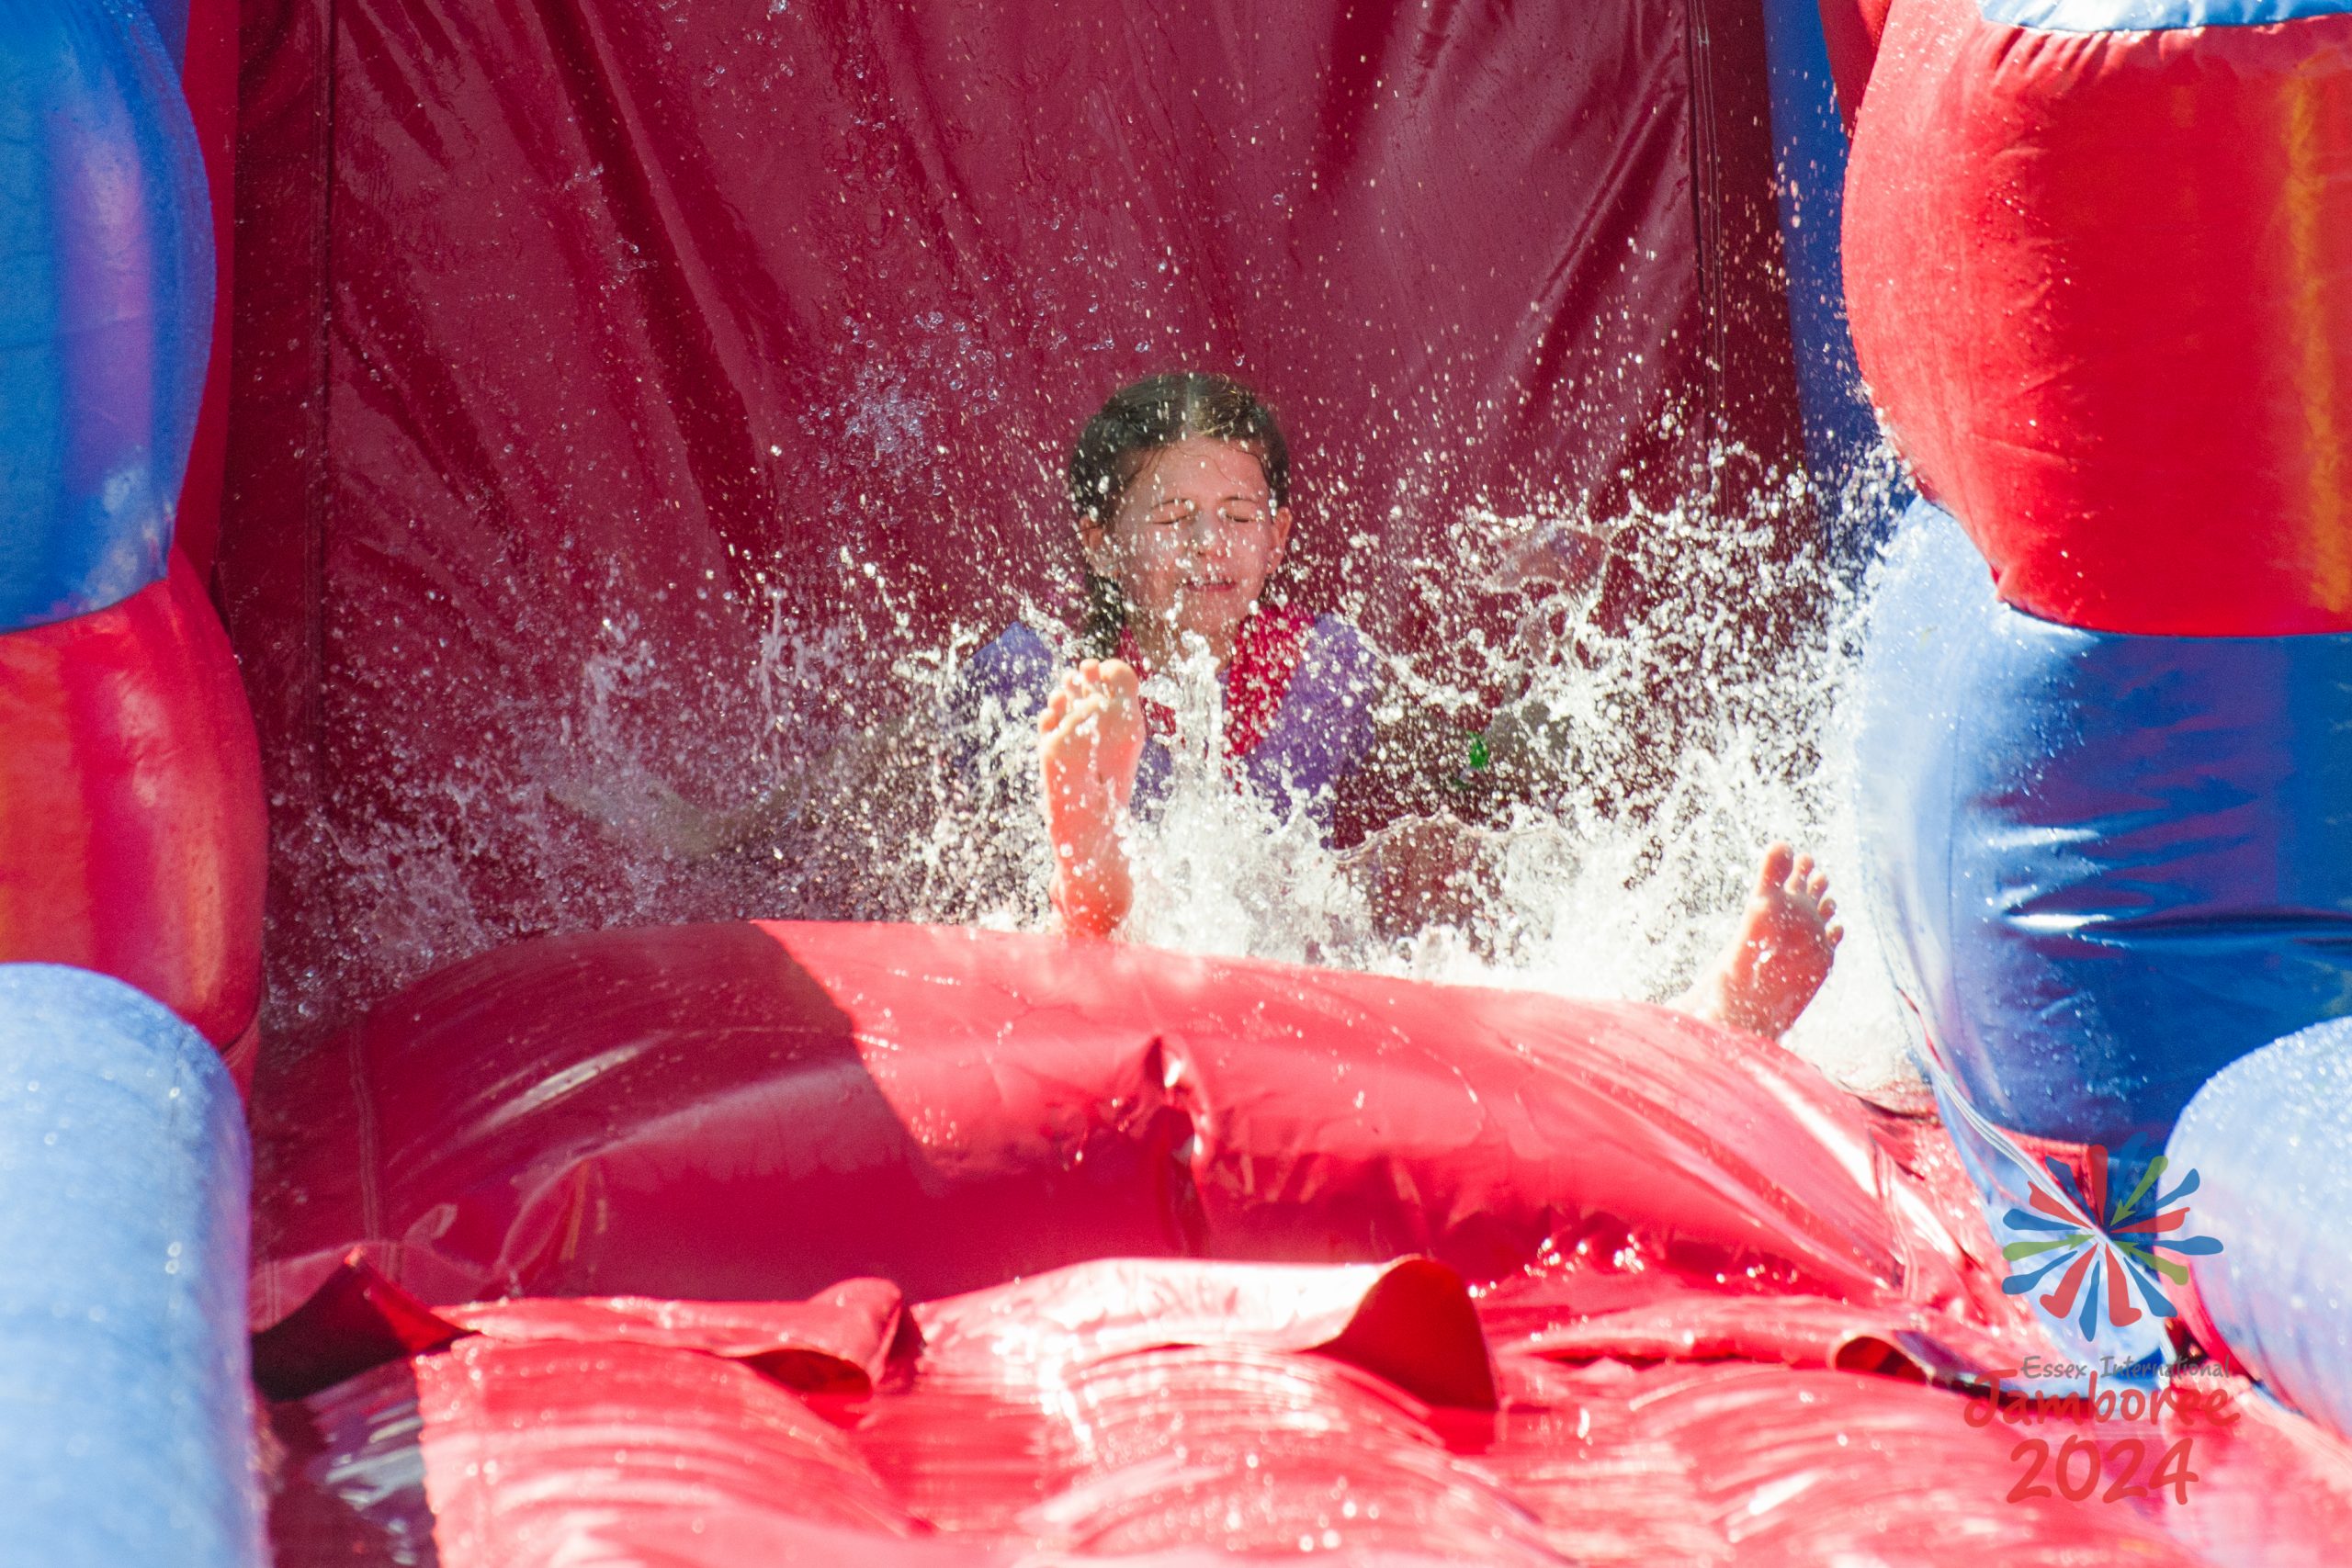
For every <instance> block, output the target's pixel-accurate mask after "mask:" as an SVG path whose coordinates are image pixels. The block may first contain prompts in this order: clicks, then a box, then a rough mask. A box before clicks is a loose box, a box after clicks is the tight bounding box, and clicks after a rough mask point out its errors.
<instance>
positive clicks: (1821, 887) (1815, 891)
mask: <svg viewBox="0 0 2352 1568" xmlns="http://www.w3.org/2000/svg"><path fill="white" fill-rule="evenodd" d="M1804 890H1805V891H1806V892H1807V893H1810V894H1812V895H1813V896H1814V897H1815V898H1819V897H1822V896H1823V895H1824V894H1826V893H1827V892H1828V891H1829V874H1828V873H1827V872H1826V871H1816V872H1815V873H1814V874H1812V875H1811V876H1810V877H1808V878H1806V879H1805V885H1804Z"/></svg>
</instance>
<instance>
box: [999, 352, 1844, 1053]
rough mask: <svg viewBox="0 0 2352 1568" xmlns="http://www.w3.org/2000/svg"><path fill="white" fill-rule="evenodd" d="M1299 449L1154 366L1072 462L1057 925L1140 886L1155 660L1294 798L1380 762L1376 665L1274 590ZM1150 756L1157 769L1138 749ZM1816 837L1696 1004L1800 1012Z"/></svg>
mask: <svg viewBox="0 0 2352 1568" xmlns="http://www.w3.org/2000/svg"><path fill="white" fill-rule="evenodd" d="M1288 490H1289V454H1288V450H1287V447H1286V446H1285V444H1284V443H1283V436H1282V432H1281V429H1280V427H1279V426H1278V425H1277V424H1276V423H1275V420H1274V417H1273V413H1272V410H1270V409H1268V408H1267V407H1266V406H1265V405H1264V404H1263V403H1262V402H1261V401H1260V400H1258V399H1257V398H1256V397H1255V396H1254V395H1252V394H1251V393H1250V391H1249V389H1246V388H1244V387H1242V386H1240V385H1239V384H1238V383H1237V382H1234V381H1232V380H1229V379H1227V378H1223V377H1216V376H1204V375H1198V374H1182V375H1170V376H1159V377H1154V378H1150V379H1148V380H1145V381H1141V382H1137V383H1136V384H1135V385H1134V386H1131V387H1128V388H1125V389H1123V390H1121V391H1119V392H1118V393H1116V394H1114V396H1113V397H1112V398H1111V399H1110V400H1109V401H1108V402H1106V403H1105V404H1104V405H1103V409H1102V411H1101V412H1098V413H1097V414H1096V415H1095V416H1094V418H1093V419H1091V421H1089V422H1088V423H1087V426H1086V429H1085V431H1084V432H1083V433H1082V434H1080V437H1079V441H1078V446H1077V448H1076V450H1075V451H1074V452H1073V453H1072V455H1071V457H1070V464H1069V491H1070V498H1071V500H1072V502H1073V503H1074V504H1075V505H1076V507H1077V509H1078V512H1079V515H1080V524H1079V527H1080V536H1081V540H1082V543H1083V546H1084V549H1085V553H1086V559H1087V567H1088V577H1089V581H1088V603H1089V624H1088V626H1087V627H1086V628H1085V631H1084V633H1083V635H1082V638H1081V643H1082V646H1083V647H1084V648H1085V649H1087V651H1088V652H1089V653H1090V654H1091V657H1087V658H1084V659H1082V660H1080V662H1079V663H1078V665H1077V666H1076V668H1074V669H1071V670H1069V671H1067V672H1066V673H1064V674H1063V675H1062V677H1061V679H1060V681H1059V682H1058V683H1057V684H1056V685H1055V686H1054V687H1053V689H1052V691H1051V694H1050V695H1049V696H1048V697H1047V699H1046V704H1045V707H1044V711H1043V713H1042V714H1041V715H1040V716H1039V717H1038V720H1037V728H1038V731H1039V735H1040V742H1039V768H1040V774H1041V781H1042V784H1043V794H1044V800H1045V809H1046V823H1047V828H1048V830H1049V833H1050V835H1051V839H1052V843H1053V851H1054V857H1055V866H1054V874H1053V883H1052V897H1053V904H1054V908H1055V911H1056V913H1057V915H1058V917H1059V919H1060V921H1061V924H1062V926H1063V929H1065V930H1066V931H1070V932H1072V933H1074V934H1083V935H1094V936H1107V935H1109V934H1111V933H1112V932H1113V931H1115V930H1116V929H1117V928H1118V926H1119V924H1120V922H1121V921H1122V920H1123V919H1125V917H1126V914H1127V911H1128V909H1129V908H1130V906H1131V905H1132V903H1133V901H1134V878H1133V875H1132V873H1131V869H1130V866H1129V863H1128V860H1127V854H1126V850H1125V844H1124V843H1123V842H1122V840H1121V836H1120V832H1121V825H1122V821H1123V818H1125V814H1126V813H1127V812H1128V810H1129V808H1130V807H1132V806H1133V805H1135V803H1136V795H1137V781H1138V777H1139V775H1142V776H1144V777H1146V778H1147V779H1148V781H1149V782H1151V783H1153V784H1157V783H1158V782H1159V780H1160V779H1161V778H1163V777H1164V775H1165V773H1166V762H1165V759H1164V756H1154V755H1153V754H1154V753H1157V752H1159V751H1160V750H1161V749H1160V747H1159V744H1158V732H1159V731H1161V730H1163V729H1164V728H1166V724H1167V721H1166V720H1165V719H1164V718H1163V717H1162V716H1161V714H1160V713H1159V712H1157V711H1155V710H1156V707H1157V705H1155V704H1153V703H1151V702H1150V701H1149V700H1148V698H1147V697H1146V695H1145V694H1144V690H1143V682H1144V676H1145V674H1146V673H1147V672H1148V671H1151V670H1154V669H1165V668H1169V667H1170V666H1172V665H1174V664H1176V663H1178V662H1180V661H1182V660H1188V659H1190V660H1198V659H1206V660H1210V661H1212V662H1213V663H1214V665H1215V667H1216V671H1217V674H1218V678H1219V681H1220V683H1221V685H1222V687H1223V691H1224V696H1225V705H1226V722H1225V728H1224V736H1225V741H1226V751H1227V759H1228V762H1229V765H1230V769H1231V772H1232V773H1234V775H1236V776H1237V777H1238V779H1240V780H1242V781H1244V782H1245V783H1246V784H1249V785H1250V786H1251V787H1255V788H1258V789H1260V790H1261V791H1264V792H1265V793H1267V794H1269V795H1273V796H1274V797H1275V798H1276V799H1277V800H1278V801H1281V800H1283V799H1289V800H1295V801H1299V802H1301V804H1303V805H1304V807H1306V810H1307V811H1308V813H1309V815H1310V816H1313V817H1314V818H1316V819H1317V821H1318V822H1320V823H1321V824H1323V825H1324V826H1325V827H1326V828H1327V829H1328V827H1329V822H1330V809H1331V807H1330V802H1331V798H1332V795H1333V794H1334V792H1335V791H1338V790H1340V789H1341V788H1344V787H1345V785H1346V784H1347V783H1348V782H1349V781H1350V779H1351V777H1353V776H1355V775H1357V774H1359V773H1363V772H1365V771H1367V770H1368V769H1371V768H1375V767H1377V766H1378V765H1379V762H1378V759H1379V757H1380V754H1381V753H1382V752H1383V750H1393V749H1385V748H1384V747H1383V746H1382V745H1381V739H1380V737H1378V736H1377V735H1376V734H1375V727H1374V721H1373V717H1372V714H1373V703H1372V696H1373V691H1374V660H1373V659H1372V658H1371V656H1370V653H1369V650H1368V649H1366V647H1365V645H1364V643H1363V638H1362V637H1361V635H1360V634H1358V633H1357V632H1356V631H1355V630H1354V628H1352V627H1351V626H1348V625H1347V624H1346V623H1345V622H1343V621H1340V620H1339V619H1338V618H1337V617H1335V616H1328V615H1327V616H1324V617H1322V618H1320V619H1317V620H1315V621H1312V622H1311V623H1310V622H1308V621H1307V620H1306V617H1304V616H1301V615H1297V614H1295V612H1292V611H1290V610H1288V609H1286V608H1283V607H1279V606H1273V605H1268V604H1261V594H1263V592H1264V591H1265V588H1266V584H1267V581H1268V580H1269V579H1270V578H1271V577H1272V575H1273V572H1274V570H1275V569H1276V568H1277V567H1279V566H1280V565H1281V562H1282V557H1283V549H1284V547H1285V546H1286V545H1287V544H1288V542H1289V538H1290V530H1291V513H1290V509H1289V506H1288ZM1035 640H1036V639H1035V633H1031V632H1028V631H1027V630H1026V628H1023V627H1016V628H1015V629H1014V630H1013V631H1012V632H1008V633H1007V634H1006V635H1005V636H1004V637H1000V638H999V639H998V640H997V642H995V643H993V644H991V645H989V648H988V649H983V650H982V652H981V655H980V656H979V658H978V660H976V661H975V663H976V669H977V671H978V673H980V674H981V675H982V676H983V678H986V677H987V676H988V675H989V673H990V672H991V671H1001V675H1000V677H999V680H1000V681H1001V683H1004V684H1019V683H1022V682H1020V680H1019V679H1018V677H1017V676H1015V675H1014V671H1023V672H1025V673H1028V674H1029V675H1030V676H1031V678H1032V679H1037V678H1043V679H1047V680H1049V679H1050V677H1049V676H1046V673H1045V671H1046V669H1048V668H1049V666H1047V665H1046V663H1045V662H1044V660H1043V659H1042V657H1041V656H1042V654H1043V651H1044V650H1043V647H1042V644H1041V643H1040V644H1039V645H1038V646H1037V647H1036V648H1034V649H1033V648H1030V647H1028V646H1027V644H1028V643H1029V642H1033V641H1035ZM1148 757H1149V758H1151V760H1152V763H1153V765H1151V766H1150V767H1148V768H1147V758H1148ZM1827 888H1828V878H1827V877H1826V875H1825V874H1822V873H1821V872H1819V871H1818V870H1816V869H1815V866H1814V864H1813V862H1812V860H1811V857H1809V856H1805V857H1800V856H1798V855H1796V854H1794V853H1793V852H1792V851H1791V850H1790V849H1789V847H1788V846H1787V845H1785V844H1775V845H1773V846H1772V847H1771V848H1770V850H1769V851H1768V852H1766V854H1765V857H1764V862H1763V864H1762V866H1761V867H1760V868H1759V870H1758V876H1757V882H1756V886H1755V890H1754V892H1753V893H1752V894H1751V896H1750V897H1749V899H1748V903H1747V910H1746V912H1745V914H1744V916H1743V918H1742V919H1741V922H1740V926H1739V929H1738V931H1737V932H1736V934H1735V935H1734V937H1733V939H1732V942H1731V943H1730V945H1729V946H1728V947H1726V948H1725V950H1724V953H1722V955H1721V956H1720V957H1719V958H1718V959H1717V960H1716V961H1715V963H1714V964H1713V965H1712V966H1711V967H1710V968H1709V970H1708V971H1707V972H1706V973H1705V974H1704V975H1703V976H1702V977H1701V978H1700V979H1699V981H1698V982H1697V983H1696V984H1695V985H1694V986H1692V987H1691V989H1690V990H1689V991H1688V992H1686V993H1685V994H1684V995H1683V997H1682V998H1679V1003H1678V1005H1679V1006H1681V1007H1683V1008H1684V1009H1685V1010H1689V1011H1691V1012H1694V1013H1697V1014H1699V1015H1701V1016H1702V1017H1706V1018H1711V1019H1713V1020H1715V1021H1719V1022H1723V1023H1726V1024H1730V1025H1732V1026H1733V1027H1736V1028H1739V1029H1745V1030H1748V1031H1750V1032H1755V1033H1758V1034H1763V1035H1767V1036H1776V1035H1778V1034H1780V1033H1781V1032H1782V1031H1784V1030H1786V1029H1787V1028H1788V1026H1789V1025H1790V1024H1791V1023H1792V1022H1793V1021H1795V1019H1796V1016H1797V1015H1798V1013H1800V1012H1802V1011H1803V1010H1804V1006H1805V1004H1806V1003H1807V1002H1809V1001H1810V1000H1812V998H1813V996H1814V994H1815V992H1816V991H1818V990H1819V989H1820V987H1821V984H1822V982H1823V980H1824V979H1826V977H1827V976H1828V972H1829V964H1830V960H1831V957H1832V955H1833V953H1834V951H1835V949H1836V947H1837V945H1838V941H1839V940H1840V938H1841V937H1842V936H1843V934H1844V933H1843V931H1842V930H1841V929H1840V928H1839V927H1838V925H1837V924H1836V923H1835V919H1834V917H1835V915H1836V913H1837V906H1836V904H1835V902H1834V900H1832V899H1831V898H1829V897H1827Z"/></svg>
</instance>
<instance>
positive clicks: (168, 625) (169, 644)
mask: <svg viewBox="0 0 2352 1568" xmlns="http://www.w3.org/2000/svg"><path fill="white" fill-rule="evenodd" d="M0 840H6V843H7V845H8V853H7V855H6V858H5V861H0V960H6V961H8V962H20V961H32V962H40V963H50V964H78V965H80V966H81V967H83V968H85V969H95V970H97V971H98V972H99V973H101V974H106V975H112V976H116V977H117V978H118V979H121V980H126V981H128V982H130V984H131V985H134V986H136V987H139V988H140V989H141V990H143V991H145V992H146V993H147V994H148V995H150V996H152V997H153V998H156V999H157V1000H158V1001H161V1002H163V1003H164V1004H165V1005H166V1006H168V1007H170V1008H171V1009H172V1010H174V1011H175V1012H177V1013H178V1014H179V1015H180V1016H181V1017H182V1018H184V1019H186V1020H187V1021H188V1022H189V1023H190V1024H192V1025H193V1026H195V1028H196V1029H197V1030H198V1031H199V1032H201V1033H203V1035H204V1036H205V1037H206V1038H207V1039H209V1040H210V1041H211V1042H212V1043H214V1044H215V1045H218V1046H220V1047H221V1048H222V1049H223V1050H224V1051H229V1050H231V1049H232V1047H234V1048H235V1051H234V1065H235V1066H237V1067H238V1069H239V1075H238V1076H239V1078H240V1081H241V1083H242V1082H244V1081H246V1080H247V1079H249V1077H250V1075H251V1071H252V1061H253V1055H254V1050H255V1041H254V1038H253V1037H252V1035H251V1033H250V1031H251V1028H252V1026H253V1024H254V1017H255V1012H256V1010H257V1008H258V1006H259V1004H260V998H261V940H262V891H263V885H264V877H265V861H264V856H265V851H266V846H265V842H264V831H263V828H262V798H261V770H260V759H259V757H258V755H257V753H256V750H255V748H254V728H253V719H252V716H251V715H250V714H249V712H248V711H247V709H246V707H245V696H244V688H243V685H242V684H240V682H239V681H238V678H237V665H236V660H235V656H234V655H233V654H232V652H231V651H230V648H229V641H228V638H227V637H225V636H223V635H222V633H221V629H220V620H219V617H218V616H216V615H214V614H213V611H212V605H211V603H210V601H209V600H208V599H207V598H206V597H205V593H204V589H203V586H202V584H201V583H200V582H199V581H198V579H197V575H196V572H195V570H194V569H193V568H191V567H190V566H189V565H188V562H187V558H186V557H185V556H182V555H179V554H177V553H175V554H174V555H173V557H172V559H171V568H170V571H169V574H168V575H167V576H166V577H165V579H164V581H161V582H158V583H156V584H154V585H153V587H150V588H146V589H143V590H141V592H137V593H134V594H132V595H131V596H130V598H128V599H125V600H123V601H122V602H121V603H120V604H114V605H110V606H109V607H107V608H106V609H104V610H98V611H94V612H92V613H91V614H89V615H77V616H75V617H74V618H73V619H70V620H65V621H59V622H55V623H52V624H51V625H49V626H35V627H32V628H30V629H28V630H25V631H20V632H15V633H12V634H10V635H8V636H7V637H0ZM241 1037H242V1038H241Z"/></svg>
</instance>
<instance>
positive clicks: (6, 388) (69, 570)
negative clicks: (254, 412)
mask: <svg viewBox="0 0 2352 1568" xmlns="http://www.w3.org/2000/svg"><path fill="white" fill-rule="evenodd" d="M164 8H165V9H169V7H164ZM181 26H182V29H183V30H185V17H184V15H183V17H182V18H181ZM212 279H213V274H212V220H211V208H210V200H209V195H208V193H207V189H206V186H205V179H204V164H203V159H202V156H201V155H200V153H199V152H198V149H197V142H196V130H195V126H194V124H193V122H192V121H191V120H190V118H189V117H188V109H187V100H186V99H185V98H184V97H183V96H181V94H180V87H179V77H178V74H177V72H176V70H175V67H174V65H173V63H172V59H171V56H170V53H169V52H168V51H167V50H166V49H165V47H164V39H163V37H162V35H161V34H160V33H158V31H157V30H156V26H155V22H154V20H153V18H152V17H150V16H149V15H148V13H147V11H146V10H145V9H144V8H143V7H141V6H139V5H138V4H136V0H0V632H7V631H13V630H15V629H17V628H18V627H21V626H37V625H40V624H42V623H44V622H49V621H57V620H62V619H64V618H65V617H67V616H69V615H81V614H83V613H85V612H87V611H90V610H97V609H103V608H105V607H106V606H107V605H108V604H114V603H116V602H117V601H119V600H121V599H124V598H127V597H128V596H130V594H132V593H134V592H138V591H139V590H140V589H141V588H144V587H146V586H147V585H148V584H149V583H151V582H155V581H160V580H161V579H162V577H163V575H164V557H165V553H166V552H167V551H168V550H169V549H170V547H171V536H172V517H173V511H174V508H175V504H176V502H177V497H178V495H179V489H180V480H181V479H182V478H183V477H184V476H185V474H186V471H187V456H188V446H189V442H190V440H191V439H192V437H193V435H194V434H195V430H196V416H197V408H198V403H199V402H200V400H202V396H203V391H204V372H205V365H206V360H207V358H208V356H209V354H210V353H211V344H212Z"/></svg>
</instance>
